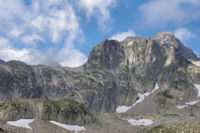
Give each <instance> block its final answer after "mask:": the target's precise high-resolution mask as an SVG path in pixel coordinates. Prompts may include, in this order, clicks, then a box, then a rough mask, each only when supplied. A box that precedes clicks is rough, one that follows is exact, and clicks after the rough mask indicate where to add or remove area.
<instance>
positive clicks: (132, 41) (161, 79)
mask: <svg viewBox="0 0 200 133" xmlns="http://www.w3.org/2000/svg"><path fill="white" fill-rule="evenodd" d="M198 61H199V59H198V57H197V56H196V55H195V54H194V53H193V51H192V50H191V49H189V48H187V47H186V46H184V45H183V44H182V43H181V42H180V41H179V40H178V39H177V38H176V37H175V36H174V35H173V34H172V33H169V32H162V33H158V34H156V35H155V36H154V37H152V38H142V37H128V38H126V39H125V40H124V41H121V42H118V41H116V40H104V41H102V42H101V43H100V44H98V45H96V46H95V47H93V49H92V51H91V53H90V56H89V58H88V61H87V62H86V63H85V64H83V65H82V66H80V67H77V68H67V67H65V68H57V67H49V66H41V65H39V66H30V65H27V64H25V63H23V62H18V61H9V62H6V63H4V64H1V65H0V100H1V101H7V100H11V99H13V98H24V99H31V98H43V99H45V98H46V99H50V100H54V99H63V98H67V99H71V100H73V101H77V102H79V103H82V104H83V105H84V106H85V107H86V108H88V109H89V111H90V112H91V113H92V114H96V115H99V114H104V113H114V112H115V111H116V108H117V107H118V106H122V105H126V106H128V105H132V104H133V103H134V102H138V101H137V100H138V99H140V100H141V98H143V97H141V96H143V95H142V94H148V95H145V96H144V98H145V97H146V96H149V100H147V101H144V103H143V102H142V101H143V100H144V99H143V100H142V101H140V102H141V105H142V104H144V106H140V107H139V105H138V106H136V107H135V108H134V109H135V110H134V111H132V113H131V114H141V113H142V112H143V113H144V112H146V113H147V114H149V113H150V112H151V113H153V114H154V113H155V114H154V115H157V114H159V113H160V115H161V116H162V112H163V111H164V112H165V111H166V110H169V109H171V108H173V109H175V110H176V109H177V108H176V106H177V105H182V104H184V103H186V102H190V101H194V100H196V99H198V90H197V88H196V87H197V86H195V85H196V84H200V67H199V66H198V65H195V64H197V63H195V62H198ZM156 85H158V86H159V88H160V89H159V90H157V91H156V93H154V89H155V86H156ZM150 101H151V104H149V103H148V102H150ZM134 106H135V105H134ZM131 107H132V106H131ZM131 107H130V112H131V110H132V109H131ZM124 108H125V106H124ZM147 114H146V115H147ZM194 114H195V113H194ZM127 116H128V115H127ZM131 116H132V115H131ZM163 116H164V115H163ZM119 117H122V116H119ZM0 118H1V117H0ZM166 119H167V118H166Z"/></svg>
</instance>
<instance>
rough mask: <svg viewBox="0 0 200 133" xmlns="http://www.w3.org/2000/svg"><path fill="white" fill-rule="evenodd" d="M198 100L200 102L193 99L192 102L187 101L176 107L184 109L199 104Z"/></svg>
mask: <svg viewBox="0 0 200 133" xmlns="http://www.w3.org/2000/svg"><path fill="white" fill-rule="evenodd" d="M198 102H199V101H198V100H197V101H192V102H186V103H185V105H181V106H176V108H178V109H183V108H185V107H188V106H189V105H195V104H197V103H198Z"/></svg>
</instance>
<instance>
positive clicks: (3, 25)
mask: <svg viewBox="0 0 200 133" xmlns="http://www.w3.org/2000/svg"><path fill="white" fill-rule="evenodd" d="M0 16H1V20H4V21H0V34H3V35H4V39H2V40H3V41H2V42H3V43H2V42H1V46H2V47H1V50H0V51H1V53H0V58H1V59H4V60H5V61H8V60H20V61H24V62H26V63H28V64H46V65H53V64H52V63H55V64H56V61H55V60H58V61H59V63H61V64H63V65H64V66H65V65H68V66H77V64H79V65H81V63H83V62H84V61H85V59H86V57H85V55H84V54H83V53H81V52H80V51H79V50H77V49H76V46H75V44H74V41H75V40H84V36H83V33H82V30H81V28H80V25H79V20H78V16H77V15H76V13H75V11H74V8H73V5H72V4H71V3H69V1H68V0H48V1H43V0H42V1H41V0H34V1H31V4H30V5H25V4H24V1H23V0H6V1H5V0H0ZM5 38H6V39H5ZM66 38H67V40H65V39H66ZM8 40H9V41H8ZM13 40H14V41H13ZM46 40H47V41H48V42H47V41H46ZM38 41H40V42H41V43H49V42H50V44H52V45H59V46H58V47H59V48H60V49H56V50H57V51H53V52H52V53H54V54H53V55H54V59H52V58H51V59H52V60H49V55H50V54H49V53H48V55H47V54H46V52H43V51H40V50H37V49H34V48H21V49H18V48H16V47H15V43H16V42H18V44H17V45H19V44H21V45H22V46H21V47H27V45H25V44H34V45H37V42H38ZM65 41H66V43H64V44H63V43H62V44H61V43H60V42H65ZM3 44H6V45H3ZM66 47H67V48H68V49H67V50H66ZM49 48H51V46H49ZM46 51H48V49H47V50H46ZM63 51H70V52H63ZM8 53H9V54H8ZM70 53H71V54H73V55H70ZM62 54H63V55H62ZM71 56H73V58H72V57H71ZM63 57H65V58H66V59H67V60H64V59H63ZM74 59H75V60H74ZM76 59H77V60H76ZM48 60H49V61H48ZM64 61H67V62H70V63H65V62H64ZM73 63H74V64H73Z"/></svg>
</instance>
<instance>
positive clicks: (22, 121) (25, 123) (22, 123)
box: [7, 119, 35, 130]
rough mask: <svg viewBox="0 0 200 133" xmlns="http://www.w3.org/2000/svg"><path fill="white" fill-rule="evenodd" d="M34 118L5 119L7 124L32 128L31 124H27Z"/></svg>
mask: <svg viewBox="0 0 200 133" xmlns="http://www.w3.org/2000/svg"><path fill="white" fill-rule="evenodd" d="M34 120H35V119H19V120H17V121H7V124H8V125H12V126H16V127H20V128H27V129H30V130H32V128H31V126H29V124H30V123H31V122H33V121H34Z"/></svg>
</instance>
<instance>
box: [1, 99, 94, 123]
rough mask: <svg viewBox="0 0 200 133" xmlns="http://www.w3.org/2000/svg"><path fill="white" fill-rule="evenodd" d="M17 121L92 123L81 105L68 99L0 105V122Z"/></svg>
mask: <svg viewBox="0 0 200 133" xmlns="http://www.w3.org/2000/svg"><path fill="white" fill-rule="evenodd" d="M18 119H38V120H47V121H50V120H54V121H59V122H62V123H66V124H72V125H73V124H74V125H77V124H78V125H84V124H89V123H92V122H94V118H93V116H92V115H91V114H90V113H89V111H88V110H87V108H85V107H84V105H83V104H80V103H78V102H75V101H72V100H68V99H63V100H48V99H13V100H10V101H7V102H3V103H1V104H0V120H1V121H16V120H18Z"/></svg>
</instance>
